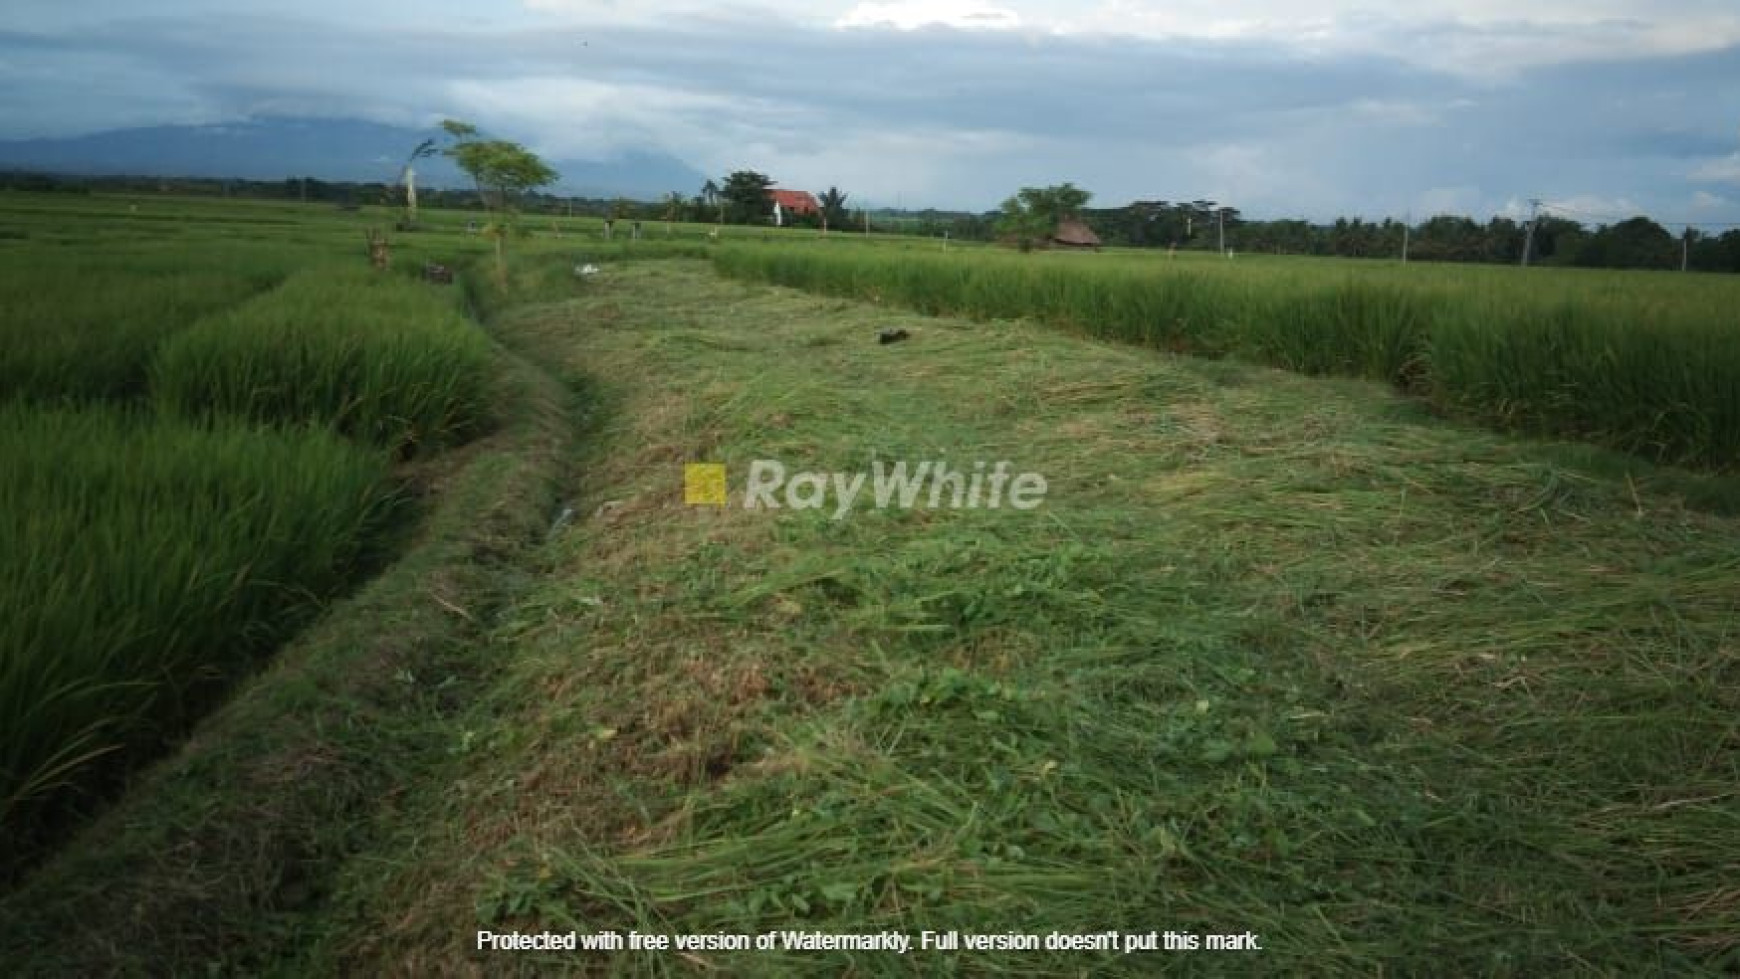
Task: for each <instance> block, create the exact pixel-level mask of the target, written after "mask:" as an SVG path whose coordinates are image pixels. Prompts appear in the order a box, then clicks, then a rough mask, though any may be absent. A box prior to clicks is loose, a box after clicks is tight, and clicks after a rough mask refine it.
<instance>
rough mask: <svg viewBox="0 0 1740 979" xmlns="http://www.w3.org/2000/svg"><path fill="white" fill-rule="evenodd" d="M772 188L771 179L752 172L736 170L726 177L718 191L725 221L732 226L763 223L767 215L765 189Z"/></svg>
mask: <svg viewBox="0 0 1740 979" xmlns="http://www.w3.org/2000/svg"><path fill="white" fill-rule="evenodd" d="M772 186H773V180H772V178H770V177H768V176H767V175H766V174H762V173H757V172H755V171H754V170H738V171H735V172H733V173H732V174H731V175H730V176H728V177H726V178H725V186H724V187H722V188H720V190H719V194H720V197H721V198H722V199H723V201H724V204H725V206H724V208H723V213H724V214H725V215H726V216H727V218H726V219H727V220H729V221H730V222H731V223H732V224H761V223H763V222H765V221H766V220H767V218H768V213H769V210H768V194H767V189H768V188H769V187H772Z"/></svg>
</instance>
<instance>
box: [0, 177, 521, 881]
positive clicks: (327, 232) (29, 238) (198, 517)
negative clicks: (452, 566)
mask: <svg viewBox="0 0 1740 979" xmlns="http://www.w3.org/2000/svg"><path fill="white" fill-rule="evenodd" d="M99 216H100V217H99ZM0 223H4V224H7V225H9V226H10V227H9V228H8V230H9V231H10V232H11V233H10V234H7V235H5V236H3V237H0V260H4V261H5V262H7V268H8V272H9V274H8V275H7V276H6V277H5V278H4V279H3V280H0V827H3V828H4V835H5V837H6V839H7V843H8V845H7V846H6V848H5V852H4V853H0V876H3V875H4V874H5V873H10V872H11V871H12V870H14V869H15V868H16V867H17V866H18V865H19V864H20V863H21V862H22V861H24V860H26V859H27V858H29V857H30V856H31V855H32V854H34V853H35V852H36V851H37V850H38V849H39V848H40V846H39V845H40V844H43V843H45V842H47V841H51V839H52V838H53V837H54V836H55V834H56V833H60V832H63V831H64V829H65V827H67V826H71V825H74V824H76V821H77V819H78V818H79V817H81V816H82V815H84V814H88V813H90V812H93V811H95V810H96V809H98V808H100V806H101V805H102V803H103V802H104V801H105V800H106V799H107V798H108V796H109V795H111V794H112V791H113V789H114V787H115V786H117V785H119V784H121V783H122V782H123V781H124V780H125V778H126V776H127V774H128V772H129V771H130V770H132V769H134V768H136V767H137V766H138V765H139V764H141V763H142V762H145V761H148V760H150V759H152V758H153V757H155V756H156V755H158V754H160V753H161V752H162V751H163V750H164V749H165V747H166V746H168V745H171V744H173V743H174V741H175V740H176V739H177V738H179V737H181V736H183V735H184V734H185V733H186V731H187V729H188V728H189V726H190V725H191V724H192V723H193V722H194V721H195V720H197V719H198V718H199V716H200V715H201V714H202V713H204V712H205V710H207V709H208V708H209V707H210V706H211V705H212V704H214V703H216V702H217V700H218V699H219V698H220V697H221V696H222V694H223V692H224V691H225V690H226V689H228V688H229V687H230V686H231V685H232V684H233V683H234V682H235V681H236V680H237V679H238V678H240V677H243V676H245V675H247V674H248V673H249V672H250V671H251V670H252V669H254V668H256V667H257V666H258V665H259V662H260V660H261V658H262V655H263V654H265V653H266V652H268V651H270V650H271V649H272V648H273V647H274V646H275V645H277V644H278V643H280V642H282V641H283V640H284V639H285V638H286V637H288V636H290V635H292V634H294V632H295V630H296V629H297V628H298V627H299V626H300V625H301V624H302V623H305V622H307V621H309V619H310V618H311V617H312V616H313V615H315V614H317V613H318V612H319V610H320V609H321V608H322V606H323V604H324V603H325V602H326V601H327V600H328V599H330V598H331V597H332V596H333V595H335V594H337V593H338V592H339V591H341V590H343V589H344V588H346V587H348V586H349V585H351V584H352V583H354V582H355V581H356V580H357V579H358V577H359V576H360V575H362V574H363V573H365V572H367V571H368V570H369V569H370V568H372V567H376V566H378V565H379V564H380V562H381V561H382V560H383V559H384V558H385V556H386V550H385V549H386V548H387V547H388V546H389V543H390V542H389V535H388V531H389V530H390V529H392V528H393V527H394V526H395V525H396V523H397V522H398V521H396V519H395V514H396V513H398V512H399V511H400V509H401V508H400V507H399V506H398V504H399V502H400V500H401V495H402V494H401V493H400V491H399V489H398V482H399V480H398V479H397V477H396V475H395V472H394V460H395V459H406V458H410V457H413V456H417V457H422V456H426V455H428V454H430V453H433V452H435V451H437V450H439V449H441V448H444V447H450V446H453V445H457V444H459V443H461V442H464V441H466V440H468V439H470V438H472V437H475V436H476V435H477V434H479V433H480V432H482V431H484V430H485V429H486V428H487V427H488V426H489V424H490V423H491V414H490V412H491V405H490V401H491V399H492V396H493V393H494V392H493V390H492V384H493V378H494V376H495V372H496V369H497V367H496V360H495V353H494V349H493V347H492V344H491V342H490V340H489V339H488V338H487V336H485V335H484V333H483V332H482V331H481V330H480V329H479V328H478V327H477V325H476V324H475V323H474V322H473V321H472V320H470V319H469V318H468V317H467V315H466V313H465V309H464V296H463V294H462V293H461V291H460V290H458V289H456V288H452V287H440V288H437V287H433V286H429V285H426V284H423V283H421V282H419V281H418V280H417V278H416V277H415V273H416V271H417V270H418V267H419V266H418V263H417V262H416V261H415V260H414V259H413V260H412V261H409V262H401V263H400V266H399V268H398V269H397V270H396V271H395V272H392V273H387V274H382V273H377V272H375V271H374V270H371V269H369V268H367V267H366V266H364V265H363V262H362V261H361V260H360V257H359V258H358V259H357V260H355V261H354V265H355V266H358V267H356V268H350V267H346V265H345V264H341V261H342V259H341V256H343V255H344V253H345V252H351V253H353V254H357V255H359V256H360V253H361V251H362V249H361V248H360V247H359V246H358V245H353V244H351V242H350V239H351V238H352V236H353V235H355V238H356V240H357V241H358V242H359V243H360V238H361V236H360V234H359V233H358V229H357V227H356V226H355V224H356V222H355V219H352V220H350V221H336V220H335V219H334V217H333V216H332V215H329V214H325V213H315V212H311V211H309V210H308V209H302V210H301V211H299V212H297V211H286V210H285V209H281V208H269V209H261V208H250V207H249V206H246V205H244V206H240V207H237V206H233V205H225V206H222V207H221V208H213V207H211V206H210V205H205V204H201V203H198V202H195V203H192V204H189V205H186V206H185V207H180V208H177V207H171V206H167V205H166V204H165V203H163V202H156V201H152V202H149V203H148V204H147V205H146V207H145V209H144V213H143V214H141V211H140V206H139V205H138V204H126V203H124V202H117V201H113V200H109V201H91V200H85V199H72V200H55V201H44V200H42V199H41V198H37V197H29V196H17V195H7V197H6V199H5V200H4V201H0ZM432 243H434V244H437V245H438V246H439V244H440V243H442V239H438V238H437V239H434V241H433V242H432ZM453 243H454V242H453V240H452V239H447V240H446V241H445V244H446V245H447V246H448V247H451V246H452V245H453ZM14 273H15V274H14Z"/></svg>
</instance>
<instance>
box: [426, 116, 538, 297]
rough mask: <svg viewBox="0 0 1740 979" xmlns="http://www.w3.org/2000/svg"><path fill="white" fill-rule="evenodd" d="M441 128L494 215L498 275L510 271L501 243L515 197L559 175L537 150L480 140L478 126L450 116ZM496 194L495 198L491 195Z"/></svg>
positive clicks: (452, 152) (450, 151) (451, 153)
mask: <svg viewBox="0 0 1740 979" xmlns="http://www.w3.org/2000/svg"><path fill="white" fill-rule="evenodd" d="M441 128H442V129H443V130H445V131H446V132H447V134H448V135H449V136H451V137H452V138H453V139H454V144H453V145H452V146H451V147H449V148H448V149H446V150H445V151H444V152H445V153H446V155H448V156H450V157H452V158H453V162H454V163H456V164H458V166H459V169H461V170H464V171H465V172H466V173H467V174H470V176H471V180H472V183H473V184H475V185H476V187H477V194H478V196H479V197H480V198H482V199H483V204H484V207H486V208H488V209H489V211H490V215H491V217H492V218H493V220H492V222H491V228H490V234H491V236H492V237H494V238H495V267H496V274H497V275H500V276H505V275H506V274H507V263H506V258H505V257H504V256H503V254H502V242H503V239H505V238H506V237H507V234H508V230H509V225H510V224H511V223H512V220H513V215H514V199H515V197H517V196H518V195H520V194H524V193H526V192H527V191H529V190H533V189H535V188H538V187H543V186H545V185H547V184H552V183H555V182H556V180H557V179H559V176H560V175H559V174H557V173H556V171H554V170H552V169H550V167H549V165H547V164H546V163H544V161H543V160H542V159H540V158H539V157H538V155H537V154H536V153H533V152H532V151H531V150H528V149H526V148H525V147H523V146H521V145H520V144H518V143H512V142H509V141H507V140H504V139H479V138H478V132H477V127H476V126H473V125H471V124H470V123H466V122H460V121H458V120H455V119H448V120H446V121H445V122H443V123H442V124H441ZM491 195H493V197H492V196H491Z"/></svg>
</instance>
